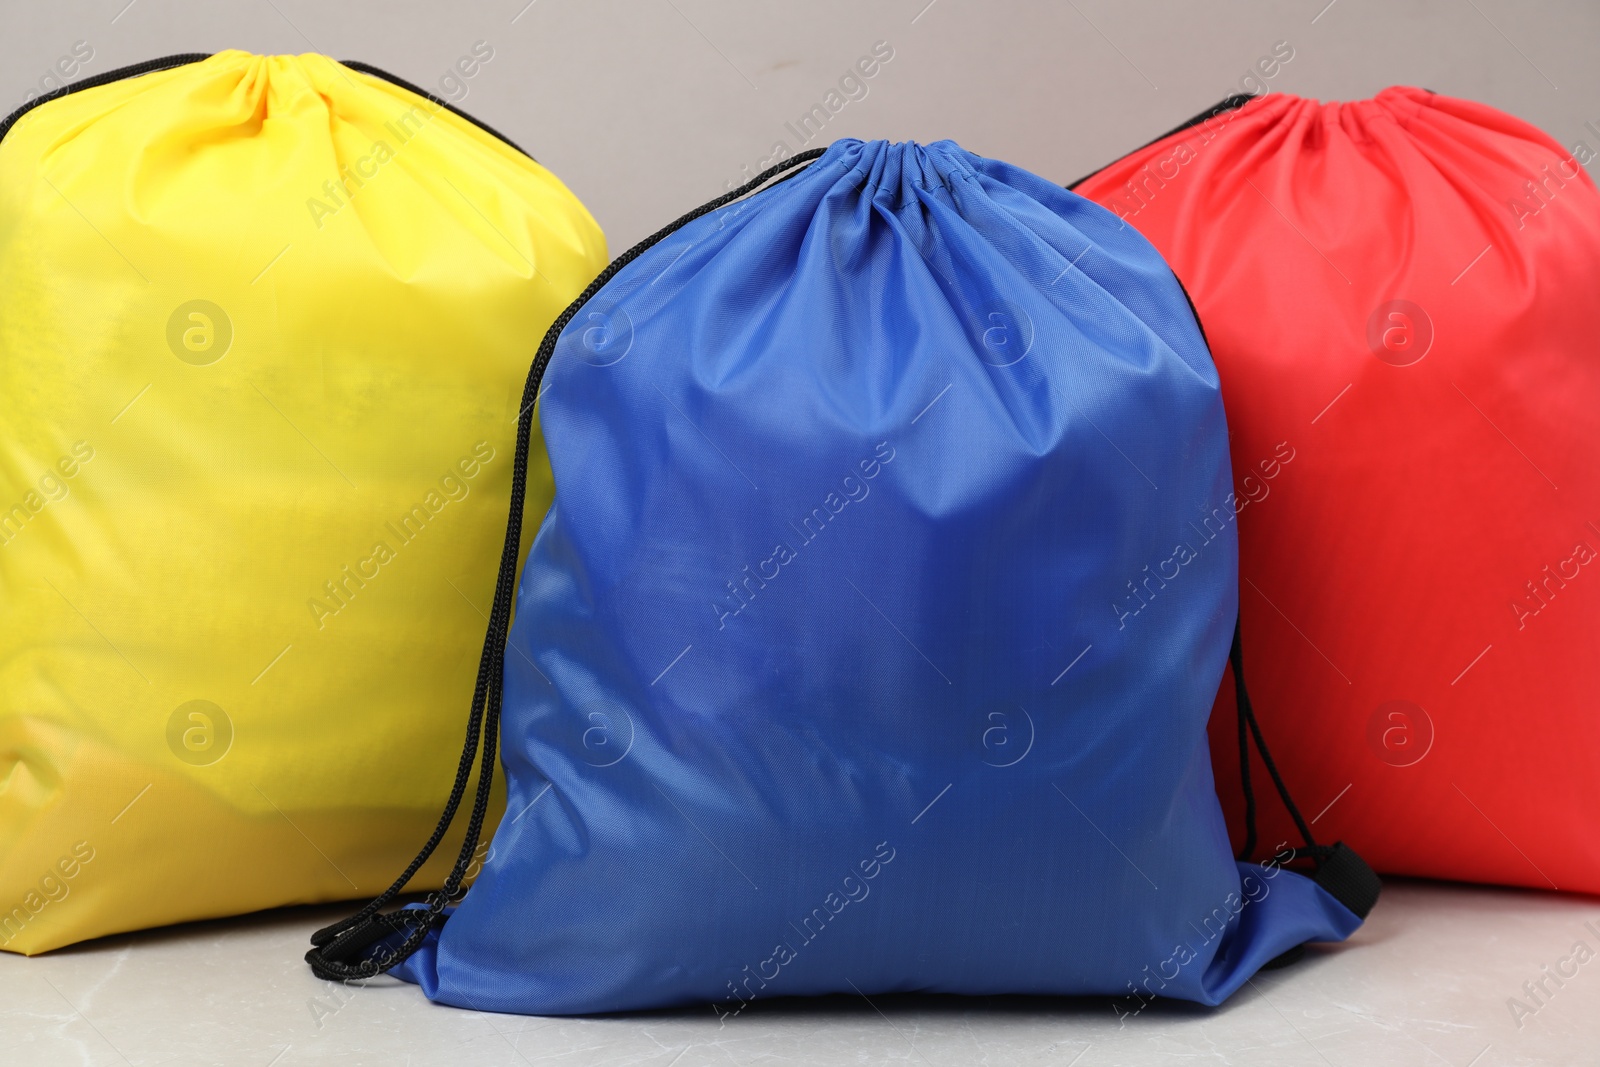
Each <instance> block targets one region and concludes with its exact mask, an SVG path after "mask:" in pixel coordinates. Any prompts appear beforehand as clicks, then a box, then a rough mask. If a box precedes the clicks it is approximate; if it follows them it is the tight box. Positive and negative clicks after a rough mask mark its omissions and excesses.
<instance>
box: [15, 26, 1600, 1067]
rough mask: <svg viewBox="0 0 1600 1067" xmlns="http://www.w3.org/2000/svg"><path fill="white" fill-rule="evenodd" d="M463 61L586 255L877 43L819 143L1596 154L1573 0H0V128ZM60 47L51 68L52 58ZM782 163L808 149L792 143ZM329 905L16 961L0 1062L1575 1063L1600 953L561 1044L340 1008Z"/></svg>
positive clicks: (1412, 924) (1584, 915) (1362, 970)
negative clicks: (1191, 1000) (1251, 128)
mask: <svg viewBox="0 0 1600 1067" xmlns="http://www.w3.org/2000/svg"><path fill="white" fill-rule="evenodd" d="M480 40H482V41H486V42H488V44H489V45H490V46H492V47H493V49H494V53H495V54H494V58H493V59H492V60H491V61H490V63H489V64H488V65H487V66H486V67H484V68H483V69H482V70H481V71H480V72H479V73H478V74H477V76H475V77H474V78H472V79H471V80H470V81H468V82H467V83H466V87H467V95H466V97H465V99H464V100H461V101H460V103H461V106H463V107H464V108H465V109H466V110H467V111H469V112H470V113H472V114H474V115H476V116H478V117H479V118H480V119H482V120H483V121H485V122H488V123H489V124H491V125H494V126H496V127H498V128H499V129H501V130H502V131H503V132H504V133H506V134H507V135H509V136H510V137H512V138H513V139H514V140H516V141H518V142H519V143H520V144H522V145H523V146H524V147H526V148H528V149H529V150H530V151H531V152H532V153H533V154H534V155H535V156H537V157H538V158H539V159H540V160H541V161H542V162H544V163H545V164H546V165H548V166H549V167H551V168H552V169H553V170H554V171H555V172H556V173H557V174H559V175H560V176H561V177H562V178H563V179H564V180H565V181H566V182H567V183H568V185H570V186H571V187H572V188H573V190H574V191H576V192H577V194H578V195H579V196H580V197H582V198H583V199H584V201H585V202H586V203H587V204H588V205H589V207H590V209H591V210H592V211H593V212H594V214H595V216H596V217H597V218H598V219H599V221H600V223H601V225H602V226H604V227H605V230H606V232H607V235H608V237H609V239H610V244H611V249H612V252H613V254H615V253H618V252H621V251H622V250H623V249H625V248H626V247H628V246H629V245H630V244H632V243H633V242H635V241H636V240H638V239H639V238H641V237H643V236H646V235H647V234H649V233H651V232H654V231H655V230H656V229H657V228H659V227H660V226H661V225H663V224H664V223H666V222H668V221H670V220H671V219H673V218H674V217H676V216H677V215H678V214H680V213H681V212H683V211H684V210H687V209H689V208H691V207H693V206H695V205H697V204H699V203H701V202H703V201H705V200H707V199H710V198H711V197H713V196H715V195H717V194H718V193H720V192H721V191H722V190H723V189H724V187H725V186H726V185H727V183H729V182H732V181H736V180H737V179H739V177H740V175H741V173H743V168H744V167H746V166H750V167H751V168H754V167H755V166H757V165H758V164H759V162H760V161H761V160H763V159H766V158H769V157H770V156H771V154H772V150H773V146H774V144H775V143H776V142H778V141H780V140H781V141H784V142H785V143H786V144H787V147H788V148H789V149H790V150H791V151H793V150H795V149H796V148H798V147H799V145H798V143H797V138H796V136H795V135H794V133H793V132H792V131H791V130H789V129H788V128H787V127H786V125H785V124H786V123H792V122H794V121H796V120H797V119H798V118H799V117H800V116H801V115H803V114H805V113H806V112H807V111H809V110H810V109H811V108H812V106H813V105H816V104H820V103H823V102H824V100H825V97H826V94H827V93H828V92H829V90H830V89H833V88H835V87H836V86H837V84H838V81H839V79H840V76H841V75H842V74H844V73H845V72H846V71H847V70H848V69H849V68H850V67H851V66H852V65H853V64H854V63H855V62H856V60H857V59H858V58H859V57H861V56H863V55H866V54H867V53H869V52H870V51H871V49H872V47H873V45H874V43H875V42H877V41H885V42H887V43H888V45H889V46H890V47H892V48H893V50H894V58H893V59H892V60H891V61H890V62H889V63H888V64H887V65H886V66H884V67H882V69H881V70H880V71H879V72H878V73H877V75H876V76H875V77H873V78H872V79H871V81H870V82H868V83H867V95H866V97H865V98H864V99H859V100H853V101H851V102H849V103H848V104H846V105H845V106H844V107H843V109H842V110H841V111H840V112H839V113H838V114H837V115H836V116H834V117H832V118H831V119H830V120H829V122H828V123H827V125H826V127H825V129H824V133H823V135H822V136H821V137H819V138H817V139H816V141H815V142H813V144H820V143H822V142H825V141H827V140H831V139H833V138H836V137H840V136H846V135H850V136H859V137H887V138H894V139H905V138H912V139H916V140H921V141H929V140H936V139H938V138H941V137H951V138H954V139H956V140H958V141H960V142H961V143H962V144H963V145H965V146H966V147H968V148H970V149H972V150H974V151H977V152H981V153H983V154H985V155H990V156H995V157H1000V158H1004V159H1008V160H1010V161H1012V162H1014V163H1017V164H1020V165H1022V166H1025V167H1027V168H1029V169H1031V170H1033V171H1036V172H1037V173H1039V174H1042V175H1044V176H1046V177H1048V178H1051V179H1053V180H1056V181H1060V182H1068V181H1071V180H1073V179H1076V178H1078V177H1080V176H1082V175H1083V174H1084V173H1086V172H1088V171H1090V170H1093V169H1094V168H1096V167H1098V166H1101V165H1103V164H1105V163H1108V162H1110V161H1111V160H1112V159H1114V158H1115V157H1117V156H1118V155H1120V154H1122V153H1124V152H1126V151H1128V150H1130V149H1132V148H1134V147H1136V146H1138V145H1140V144H1142V143H1144V142H1145V141H1147V140H1149V139H1151V138H1153V137H1155V136H1157V135H1158V134H1160V133H1162V132H1164V131H1166V130H1167V129H1169V128H1171V127H1172V126H1174V125H1176V124H1177V123H1179V122H1181V121H1183V120H1185V119H1187V118H1189V117H1190V116H1191V115H1193V114H1195V113H1196V112H1198V111H1200V110H1202V109H1203V108H1205V107H1207V106H1209V105H1210V104H1212V103H1214V102H1216V101H1217V100H1219V99H1221V98H1222V97H1223V96H1225V95H1228V94H1229V93H1231V92H1234V91H1237V89H1238V88H1239V84H1240V79H1241V77H1243V76H1244V75H1245V74H1246V72H1247V71H1248V70H1249V69H1250V68H1251V66H1252V64H1254V63H1255V62H1256V61H1257V59H1258V58H1260V57H1262V56H1264V55H1267V54H1268V53H1269V52H1270V51H1271V50H1272V48H1273V46H1274V44H1275V43H1276V42H1278V41H1288V42H1289V43H1290V45H1291V46H1292V47H1293V49H1294V53H1295V54H1294V58H1293V60H1291V61H1290V62H1289V63H1288V64H1287V65H1286V66H1284V67H1282V69H1281V70H1280V71H1279V72H1278V73H1277V75H1276V76H1275V77H1274V78H1272V79H1271V80H1270V82H1269V83H1268V84H1269V86H1270V88H1271V89H1273V90H1275V91H1283V92H1291V93H1296V94H1300V95H1306V96H1313V97H1318V98H1321V99H1355V98H1362V97H1367V96H1371V95H1372V94H1374V93H1376V92H1377V91H1378V90H1380V89H1382V88H1384V87H1385V86H1387V85H1391V84H1396V83H1410V84H1414V85H1421V86H1425V87H1427V88H1430V89H1435V90H1437V91H1439V92H1444V93H1450V94H1452V95H1457V96H1464V97H1468V98H1472V99H1476V100H1480V101H1484V102H1486V103H1489V104H1492V105H1494V106H1496V107H1499V108H1502V109H1504V110H1506V111H1509V112H1511V113H1513V114H1515V115H1518V116H1521V117H1522V118H1525V119H1528V120H1530V121H1532V122H1534V123H1536V124H1538V125H1540V126H1542V127H1543V128H1544V129H1546V130H1548V131H1549V132H1550V133H1551V134H1553V135H1554V136H1555V137H1556V138H1557V139H1558V140H1560V141H1561V142H1562V143H1563V144H1566V145H1568V146H1571V145H1572V144H1573V142H1574V141H1576V140H1578V139H1583V140H1585V141H1587V143H1588V144H1589V145H1590V146H1591V147H1597V148H1600V134H1593V133H1591V132H1589V131H1586V130H1585V128H1584V124H1585V123H1586V122H1591V121H1592V122H1594V123H1595V125H1596V126H1597V127H1600V62H1597V61H1600V55H1597V48H1596V46H1597V45H1600V3H1597V2H1596V0H1559V2H1556V0H1552V2H1549V3H1544V4H1531V3H1516V2H1514V0H1334V2H1333V3H1332V4H1331V5H1330V4H1328V2H1327V0H1217V2H1212V3H1208V4H1202V3H1195V2H1176V0H1171V2H1160V3H1158V2H1142V3H1118V2H1116V0H1070V2H1069V0H1055V2H1046V0H1033V2H1027V0H987V2H980V0H934V2H933V3H932V4H929V3H928V0H874V2H850V0H825V2H815V3H787V4H780V3H777V2H775V0H746V2H744V3H735V2H732V0H535V2H534V3H532V4H529V3H528V0H455V2H451V3H443V2H439V0H434V2H422V0H410V2H403V3H390V4H379V3H371V2H367V3H355V2H344V3H330V2H326V0H323V2H318V0H227V2H216V0H213V2H200V0H133V2H132V3H131V4H130V3H128V0H3V2H0V113H3V112H8V111H9V110H10V109H11V108H12V107H14V106H16V105H17V104H20V103H21V102H22V100H23V98H24V96H25V95H26V94H27V93H28V92H29V91H30V90H37V88H38V87H39V84H40V80H41V79H43V78H45V77H46V76H47V75H48V73H49V72H50V70H51V68H52V67H53V66H54V65H55V63H56V62H57V60H58V59H59V58H60V57H62V56H65V55H69V54H70V53H71V52H72V50H73V47H74V45H75V43H76V42H79V41H83V42H86V44H87V46H88V47H90V48H92V49H93V52H94V56H93V58H92V59H91V60H90V61H89V62H88V64H87V65H86V66H84V67H82V69H81V70H79V71H77V72H76V74H75V77H79V78H81V77H86V76H92V75H95V74H102V73H105V72H107V71H110V70H112V69H114V68H116V67H119V66H124V65H127V64H130V63H134V62H138V61H141V60H145V59H150V58H153V57H157V56H161V55H167V54H171V53H175V52H185V51H207V52H209V51H217V50H221V49H224V48H230V47H231V48H244V49H248V50H252V51H257V52H301V51H308V50H316V51H322V52H326V53H329V54H331V55H334V56H336V57H339V58H346V59H361V60H364V61H366V62H369V63H373V64H376V65H378V66H380V67H383V68H385V69H387V70H389V71H392V72H393V73H395V74H397V75H399V76H401V77H404V78H407V79H409V80H411V81H414V82H417V83H419V84H422V85H425V86H429V87H432V88H435V89H436V90H437V89H438V88H439V84H440V78H441V76H443V75H444V74H445V73H446V72H447V71H448V70H449V68H450V67H451V65H452V64H453V63H454V62H455V61H456V60H457V59H458V58H459V57H461V56H462V55H464V54H466V53H467V52H468V51H469V50H470V49H471V47H472V46H473V44H474V42H477V41H480ZM81 51H82V49H80V52H81ZM808 147H810V146H808ZM343 911H344V908H343V907H342V906H341V907H340V908H325V909H320V910H318V911H316V912H314V913H307V912H304V911H288V912H278V913H271V914H267V915H263V916H255V917H247V918H244V919H237V920H228V921H225V922H214V923H198V924H190V925H187V926H181V927H174V928H170V929H167V930H159V931H152V932H144V933H135V934H126V935H120V936H117V937H112V938H106V939H102V940H100V941H97V942H94V943H92V944H89V945H84V946H78V947H75V948H71V949H66V950H63V951H61V952H57V953H52V954H50V955H49V956H47V957H45V958H43V959H39V960H24V959H22V958H20V957H17V956H10V955H3V954H0V1062H4V1063H6V1064H8V1065H9V1064H16V1065H18V1067H56V1065H58V1064H63V1063H83V1064H92V1065H95V1067H99V1065H102V1064H103V1065H107V1067H117V1065H123V1067H126V1065H127V1064H130V1063H131V1064H139V1065H141V1067H142V1065H145V1064H157V1063H164V1064H174V1065H189V1064H194V1065H200V1064H206V1065H212V1064H219V1063H226V1064H245V1065H251V1067H267V1065H269V1064H270V1065H271V1067H300V1065H312V1064H324V1063H325V1064H335V1063H337V1064H341V1065H343V1064H356V1065H360V1064H369V1063H371V1064H385V1065H398V1064H402V1063H406V1064H411V1065H413V1067H428V1065H435V1064H438V1065H441V1067H442V1065H446V1064H448V1065H454V1064H459V1063H482V1064H493V1065H502V1064H504V1065H507V1067H518V1065H525V1064H532V1063H542V1062H545V1061H546V1060H547V1059H548V1060H549V1061H551V1062H558V1063H562V1064H571V1065H574V1067H579V1065H585V1067H586V1065H590V1064H595V1065H598V1064H618V1065H620V1064H647V1065H656V1067H699V1065H702V1064H718V1065H721V1064H746V1063H792V1064H812V1063H817V1064H820V1063H844V1062H862V1063H878V1062H891V1061H892V1062H905V1063H914V1064H927V1065H929V1067H956V1065H958V1064H969V1063H975V1062H994V1063H1038V1064H1053V1065H1057V1067H1099V1065H1111V1064H1133V1063H1156V1062H1176V1061H1182V1062H1193V1063H1220V1064H1227V1063H1237V1064H1262V1065H1268V1064H1270V1065H1273V1067H1278V1065H1281V1064H1296V1065H1297V1064H1311V1065H1314V1067H1317V1065H1329V1064H1364V1065H1370V1067H1379V1065H1387V1064H1413V1063H1430V1064H1444V1065H1451V1067H1503V1065H1510V1064H1544V1063H1590V1062H1595V1061H1596V1057H1597V1055H1600V1053H1597V1051H1596V1050H1597V1048H1600V1020H1597V1016H1596V1013H1595V1010H1594V1008H1595V1005H1596V1003H1600V1000H1597V998H1600V992H1597V991H1600V972H1597V971H1595V970H1594V968H1596V967H1600V963H1595V964H1589V965H1588V966H1587V967H1586V968H1585V969H1584V970H1583V971H1582V973H1581V975H1580V977H1579V978H1578V979H1576V980H1574V981H1573V982H1572V983H1570V985H1569V987H1568V988H1563V990H1562V991H1561V992H1560V994H1559V996H1558V997H1557V998H1556V999H1555V1000H1553V1001H1551V1002H1550V1003H1549V1004H1547V1005H1545V1006H1543V1007H1541V1008H1540V1010H1539V1012H1538V1014H1537V1015H1536V1016H1535V1017H1533V1018H1531V1019H1525V1020H1522V1021H1521V1025H1519V1023H1518V1020H1516V1019H1514V1018H1512V1017H1511V1015H1510V1014H1509V1013H1508V1010H1507V1007H1506V1005H1507V1003H1508V1000H1509V998H1512V997H1521V996H1523V992H1522V990H1523V988H1524V987H1523V986H1522V983H1524V982H1527V981H1530V980H1538V979H1539V978H1540V977H1541V975H1542V973H1543V972H1542V971H1541V970H1540V968H1541V967H1542V966H1544V965H1547V964H1550V963H1551V962H1553V961H1556V960H1557V959H1559V958H1560V957H1561V956H1562V954H1563V953H1566V952H1568V951H1569V950H1570V946H1571V945H1572V943H1573V941H1574V940H1575V939H1578V938H1585V939H1587V938H1589V937H1590V934H1589V933H1588V932H1587V931H1588V929H1589V928H1588V927H1586V926H1584V925H1583V924H1584V923H1585V922H1593V923H1595V924H1596V926H1597V927H1600V913H1597V912H1596V907H1595V903H1594V902H1593V901H1592V900H1591V899H1587V898H1581V897H1573V896H1563V895H1556V894H1542V893H1536V892H1531V891H1520V890H1505V889H1493V888H1483V887H1461V886H1449V885H1429V884H1425V883H1407V882H1405V881H1403V880H1402V881H1398V882H1394V883H1391V886H1390V888H1389V890H1388V894H1387V897H1386V900H1385V903H1384V905H1383V907H1382V908H1380V909H1379V910H1378V911H1376V912H1375V913H1374V917H1373V921H1372V922H1370V923H1369V924H1367V925H1366V926H1365V927H1363V929H1362V930H1360V931H1359V932H1358V933H1357V934H1356V935H1355V938H1354V939H1353V941H1352V944H1351V946H1349V950H1348V951H1345V950H1328V951H1326V952H1324V951H1322V950H1317V951H1315V952H1314V954H1313V958H1312V959H1311V960H1310V961H1308V962H1307V963H1305V964H1302V965H1299V966H1297V967H1294V968H1289V969H1287V970H1284V971H1279V972H1269V973H1265V974H1262V975H1259V976H1257V978H1256V979H1255V980H1254V981H1253V982H1252V983H1251V985H1250V986H1249V988H1248V989H1247V990H1245V991H1242V992H1241V993H1240V994H1239V995H1238V996H1237V997H1235V998H1234V999H1233V1000H1232V1001H1230V1002H1229V1004H1228V1005H1226V1006H1225V1007H1223V1008H1221V1009H1218V1010H1217V1011H1214V1012H1205V1011H1200V1010H1198V1009H1194V1008H1192V1006H1188V1005H1172V1004H1160V1005H1157V1006H1156V1007H1155V1008H1153V1009H1152V1010H1151V1011H1150V1012H1148V1013H1146V1014H1145V1015H1144V1016H1142V1017H1141V1018H1140V1019H1138V1020H1136V1021H1135V1022H1134V1023H1132V1024H1129V1025H1127V1026H1126V1027H1122V1026H1120V1025H1119V1023H1118V1020H1117V1019H1116V1018H1115V1016H1114V1015H1113V1014H1112V1013H1111V1011H1110V1010H1109V1008H1108V1007H1107V1006H1106V1005H1105V1004H1104V1003H1103V1002H1100V1001H1094V1002H1079V1001H1070V1002H1058V1001H1043V1000H1022V1001H1015V1000H967V1001H923V1000H915V999H906V998H884V999H882V1000H879V1001H873V1002H867V1003H858V1002H856V1001H854V1000H851V999H840V998H835V999H832V1000H829V1001H825V1002H819V1003H816V1004H807V1005H804V1006H796V1005H793V1004H789V1005H783V1004H778V1005H765V1006H762V1007H760V1008H759V1010H753V1011H752V1012H751V1013H749V1015H748V1016H747V1017H746V1018H743V1019H741V1020H739V1025H738V1026H737V1027H730V1028H728V1029H727V1030H719V1029H717V1026H716V1022H715V1020H714V1019H713V1018H712V1016H711V1015H710V1014H709V1013H707V1012H705V1011H695V1012H680V1013H657V1014H651V1015H644V1016H637V1017H619V1018H602V1019H583V1020H546V1019H521V1018H507V1017H503V1016H490V1015H477V1014H473V1013H464V1012H454V1011H451V1010H449V1009H444V1008H437V1007H434V1006H431V1005H427V1004H425V1003H423V1001H422V998H421V996H420V994H418V993H417V992H416V990H415V989H413V988H410V987H402V986H400V985H399V984H398V983H393V982H385V983H377V984H374V985H373V986H371V987H370V988H367V989H362V990H359V991H357V992H356V993H354V994H351V993H349V992H348V991H345V990H343V989H342V988H340V987H335V986H330V985H328V984H327V983H322V982H318V981H316V980H315V979H313V978H312V977H311V975H310V974H309V972H308V971H307V970H306V968H305V966H304V965H303V964H302V963H301V962H300V959H299V955H300V952H301V951H302V950H303V949H304V947H305V944H304V938H305V935H306V932H307V931H308V930H310V929H311V928H313V927H314V926H316V925H319V923H320V922H322V921H327V920H328V919H331V918H332V917H333V916H334V915H336V914H342V913H343Z"/></svg>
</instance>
